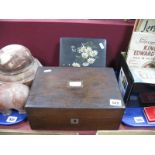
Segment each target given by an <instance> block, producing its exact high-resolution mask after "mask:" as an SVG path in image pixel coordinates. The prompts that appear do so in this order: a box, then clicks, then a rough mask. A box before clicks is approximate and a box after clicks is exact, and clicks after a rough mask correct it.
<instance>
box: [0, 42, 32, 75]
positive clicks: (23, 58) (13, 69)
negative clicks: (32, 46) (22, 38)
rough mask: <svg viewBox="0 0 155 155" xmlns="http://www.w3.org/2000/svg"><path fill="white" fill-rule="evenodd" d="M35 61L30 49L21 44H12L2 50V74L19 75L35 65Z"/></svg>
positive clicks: (0, 62)
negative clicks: (18, 73)
mask: <svg viewBox="0 0 155 155" xmlns="http://www.w3.org/2000/svg"><path fill="white" fill-rule="evenodd" d="M33 61H34V59H33V57H32V55H31V52H30V50H29V49H28V48H26V47H25V46H23V45H19V44H10V45H7V46H5V47H3V48H1V49H0V72H1V73H2V74H3V73H4V74H17V72H19V71H21V70H23V69H25V68H26V67H28V66H29V65H31V64H32V63H33Z"/></svg>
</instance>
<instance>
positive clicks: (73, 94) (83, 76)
mask: <svg viewBox="0 0 155 155" xmlns="http://www.w3.org/2000/svg"><path fill="white" fill-rule="evenodd" d="M26 108H54V109H66V108H67V109H75V108H76V109H106V108H107V109H113V108H123V109H124V108H125V106H124V103H123V100H122V97H121V94H120V91H119V88H118V84H117V80H116V77H115V73H114V71H113V69H112V68H105V67H100V68H99V67H98V68H96V67H92V68H91V67H82V68H79V67H40V68H38V71H37V73H36V77H35V80H34V82H33V84H32V87H31V90H30V94H29V97H28V100H27V103H26Z"/></svg>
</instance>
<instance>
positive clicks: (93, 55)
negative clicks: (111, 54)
mask: <svg viewBox="0 0 155 155" xmlns="http://www.w3.org/2000/svg"><path fill="white" fill-rule="evenodd" d="M97 55H98V51H96V50H92V51H90V52H89V56H91V57H95V56H97Z"/></svg>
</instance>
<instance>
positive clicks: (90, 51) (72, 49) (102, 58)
mask: <svg viewBox="0 0 155 155" xmlns="http://www.w3.org/2000/svg"><path fill="white" fill-rule="evenodd" d="M59 65H60V66H65V67H69V66H70V67H88V66H89V67H105V66H106V39H94V38H71V37H62V38H61V39H60V60H59Z"/></svg>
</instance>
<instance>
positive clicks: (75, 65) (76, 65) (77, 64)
mask: <svg viewBox="0 0 155 155" xmlns="http://www.w3.org/2000/svg"><path fill="white" fill-rule="evenodd" d="M72 66H73V67H80V64H79V63H77V62H73V63H72Z"/></svg>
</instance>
